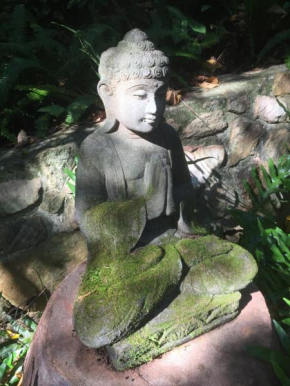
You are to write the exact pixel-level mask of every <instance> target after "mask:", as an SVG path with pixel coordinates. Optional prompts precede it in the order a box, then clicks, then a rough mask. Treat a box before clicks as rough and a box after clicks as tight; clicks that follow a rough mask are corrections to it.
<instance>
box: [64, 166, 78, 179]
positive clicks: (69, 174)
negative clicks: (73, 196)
mask: <svg viewBox="0 0 290 386" xmlns="http://www.w3.org/2000/svg"><path fill="white" fill-rule="evenodd" d="M63 171H64V172H65V173H66V174H67V175H68V176H69V177H70V179H71V180H72V181H73V182H75V180H76V175H75V173H74V172H73V171H71V170H69V169H67V168H65V169H63Z"/></svg>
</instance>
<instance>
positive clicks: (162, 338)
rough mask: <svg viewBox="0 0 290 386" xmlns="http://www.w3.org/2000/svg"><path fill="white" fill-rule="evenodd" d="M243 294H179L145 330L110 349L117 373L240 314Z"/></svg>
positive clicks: (144, 361)
mask: <svg viewBox="0 0 290 386" xmlns="http://www.w3.org/2000/svg"><path fill="white" fill-rule="evenodd" d="M240 297H241V295H240V293H239V292H235V293H232V294H228V295H215V296H208V295H207V296H198V295H193V294H191V295H189V294H180V295H179V296H178V297H177V298H176V299H175V300H174V301H173V302H172V303H171V304H170V305H169V306H168V307H167V308H166V309H165V310H163V311H162V312H161V313H160V314H158V315H157V316H156V317H155V318H154V319H152V320H151V321H150V322H149V323H147V324H146V325H145V326H144V327H143V328H141V329H140V330H138V331H136V332H135V333H134V334H132V335H130V336H129V337H128V338H126V339H124V340H122V341H121V342H119V343H116V344H114V345H113V346H109V347H107V351H108V352H109V355H110V358H111V360H112V362H113V364H114V367H115V368H116V369H117V370H125V369H128V368H130V367H134V366H138V365H140V364H142V363H146V362H148V361H150V360H152V359H153V358H155V357H157V356H159V355H161V354H163V353H165V352H167V351H169V350H170V349H172V348H173V347H176V346H178V345H180V344H182V343H185V342H187V341H189V340H191V339H193V338H195V337H197V336H199V335H201V334H203V333H205V332H207V331H209V330H211V329H212V328H214V327H217V326H218V325H220V324H223V323H225V322H227V321H229V320H231V319H233V318H234V317H235V316H236V314H237V308H238V305H239V300H240Z"/></svg>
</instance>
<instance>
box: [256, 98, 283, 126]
mask: <svg viewBox="0 0 290 386" xmlns="http://www.w3.org/2000/svg"><path fill="white" fill-rule="evenodd" d="M279 100H280V102H281V103H282V104H283V105H285V107H286V108H287V107H288V106H287V102H286V101H284V100H283V99H282V98H280V99H279ZM254 118H260V119H262V120H263V121H266V122H269V123H278V122H285V121H286V119H287V113H286V112H285V110H284V109H283V108H282V107H281V106H280V105H279V104H278V102H277V101H276V99H275V98H273V97H270V96H267V95H258V96H257V97H256V99H255V105H254Z"/></svg>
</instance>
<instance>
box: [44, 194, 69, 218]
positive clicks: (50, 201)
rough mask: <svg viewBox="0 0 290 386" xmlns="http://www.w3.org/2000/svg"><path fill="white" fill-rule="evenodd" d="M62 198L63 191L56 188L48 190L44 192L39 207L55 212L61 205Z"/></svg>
mask: <svg viewBox="0 0 290 386" xmlns="http://www.w3.org/2000/svg"><path fill="white" fill-rule="evenodd" d="M64 200H65V195H64V193H61V192H59V191H58V190H49V191H47V192H46V193H45V195H44V197H43V201H42V203H41V205H40V209H42V210H44V211H45V212H48V213H53V214H56V213H58V212H59V211H60V210H61V208H62V207H63V204H64Z"/></svg>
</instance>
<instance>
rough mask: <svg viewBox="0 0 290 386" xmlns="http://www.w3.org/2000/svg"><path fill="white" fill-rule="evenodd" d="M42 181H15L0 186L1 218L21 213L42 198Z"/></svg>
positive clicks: (37, 179) (38, 179)
mask: <svg viewBox="0 0 290 386" xmlns="http://www.w3.org/2000/svg"><path fill="white" fill-rule="evenodd" d="M40 189H41V180H40V178H34V179H32V180H13V181H8V182H2V184H0V217H3V216H7V215H9V214H13V213H17V212H20V211H22V210H24V209H26V208H28V207H29V206H31V205H33V204H35V203H36V202H37V201H38V199H39V197H40Z"/></svg>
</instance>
